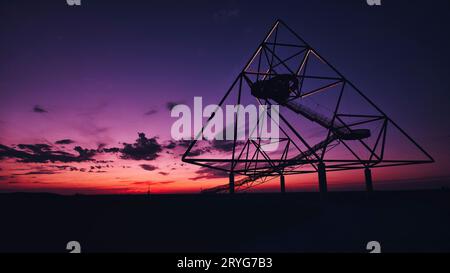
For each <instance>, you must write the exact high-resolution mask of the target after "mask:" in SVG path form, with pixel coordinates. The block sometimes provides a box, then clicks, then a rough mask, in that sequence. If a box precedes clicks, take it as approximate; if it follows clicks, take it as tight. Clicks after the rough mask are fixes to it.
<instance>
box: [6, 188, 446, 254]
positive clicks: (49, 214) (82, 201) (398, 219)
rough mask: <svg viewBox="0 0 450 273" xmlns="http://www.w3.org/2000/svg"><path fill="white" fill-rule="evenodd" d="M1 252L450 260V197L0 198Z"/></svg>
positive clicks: (426, 193)
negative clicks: (430, 255)
mask: <svg viewBox="0 0 450 273" xmlns="http://www.w3.org/2000/svg"><path fill="white" fill-rule="evenodd" d="M0 206H1V221H0V251H1V252H24V251H25V252H66V250H65V247H66V244H67V242H68V241H72V240H76V241H79V242H80V243H81V246H82V251H83V252H105V251H107V252H210V251H212V252H238V251H239V252H241V251H242V252H366V249H365V247H366V243H367V242H368V241H372V240H376V241H379V242H380V243H381V246H382V251H383V252H400V251H401V252H406V251H407V252H440V251H445V252H450V192H448V191H415V192H376V193H375V194H373V196H370V198H368V196H367V194H366V193H363V192H341V193H330V194H329V197H328V200H327V202H323V201H320V200H319V196H318V194H317V193H291V194H286V195H281V194H251V195H250V194H246V195H243V194H241V195H236V196H233V197H231V196H227V195H220V196H201V195H170V196H168V195H164V196H151V197H149V196H58V195H50V194H1V195H0Z"/></svg>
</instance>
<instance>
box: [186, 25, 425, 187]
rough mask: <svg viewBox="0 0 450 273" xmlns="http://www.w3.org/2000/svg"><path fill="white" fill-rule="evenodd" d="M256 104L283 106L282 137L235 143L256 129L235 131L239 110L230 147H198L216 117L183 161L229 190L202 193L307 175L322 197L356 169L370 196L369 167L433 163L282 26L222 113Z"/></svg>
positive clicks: (212, 143) (271, 32)
mask: <svg viewBox="0 0 450 273" xmlns="http://www.w3.org/2000/svg"><path fill="white" fill-rule="evenodd" d="M380 88H381V87H380ZM255 102H256V103H257V104H258V105H266V106H267V107H268V109H271V108H273V105H278V106H279V109H280V110H279V112H278V113H279V115H278V118H277V120H276V125H277V126H278V127H279V131H280V133H279V137H278V138H276V139H273V138H272V139H264V138H263V137H256V138H247V139H238V137H237V136H238V135H239V134H238V132H239V131H244V132H246V133H247V135H249V134H248V133H249V132H250V131H251V130H252V128H247V127H245V126H244V127H243V128H241V127H240V126H239V125H238V122H237V120H238V118H239V115H244V116H245V114H246V113H245V112H239V111H237V112H236V115H235V121H236V122H234V123H233V124H232V126H231V130H233V135H234V139H233V140H228V141H219V140H212V141H211V140H201V138H199V136H200V135H201V134H203V131H204V129H205V128H206V127H207V126H208V122H209V121H210V120H211V119H212V118H213V117H214V114H215V113H213V114H212V115H211V116H210V117H209V119H207V121H206V124H205V125H204V126H203V128H202V130H201V131H200V132H197V133H198V134H197V137H196V138H195V139H194V140H193V141H192V142H191V143H190V145H189V147H188V149H187V150H186V152H185V153H184V155H183V157H182V160H183V161H184V162H187V163H190V164H195V165H198V166H201V167H202V168H208V169H211V170H212V171H217V172H223V173H226V174H227V176H228V177H229V183H227V184H225V185H219V186H216V187H214V188H210V189H206V190H204V191H203V192H204V193H218V192H228V191H229V192H230V193H234V192H235V191H238V190H239V191H245V190H247V189H249V188H251V187H254V186H257V185H260V184H262V183H265V182H267V181H270V180H271V179H273V178H276V177H279V178H280V187H281V191H282V192H284V191H285V175H293V174H305V173H317V174H318V180H319V190H320V192H322V193H325V192H326V191H327V180H326V173H327V172H330V171H331V172H336V171H345V170H355V169H363V170H364V172H365V177H366V187H367V190H368V191H371V190H372V176H371V169H372V168H380V167H392V166H402V165H412V164H423V163H431V162H434V160H433V158H432V157H431V156H430V155H429V154H428V153H427V152H426V151H425V150H424V149H423V148H422V147H421V146H420V145H419V144H418V143H417V142H416V141H415V140H414V139H412V138H411V137H410V136H409V135H408V134H407V133H406V132H405V131H404V130H403V129H401V128H400V127H399V126H398V125H397V124H396V123H395V122H394V121H392V119H391V118H389V117H388V115H386V114H385V113H384V112H383V111H382V110H381V109H380V108H379V107H378V106H377V105H376V104H375V103H374V102H372V101H371V100H370V99H369V98H368V97H367V96H366V95H365V94H364V93H363V92H362V91H361V90H359V89H358V88H357V87H356V86H355V85H354V84H353V83H352V82H350V81H349V80H348V79H347V78H346V77H345V76H343V75H342V74H341V73H340V72H339V71H338V70H337V69H336V68H335V67H334V66H333V65H331V64H330V63H329V62H328V61H327V60H326V59H325V58H323V57H322V56H321V55H320V54H319V53H318V52H317V51H316V50H315V49H314V48H313V47H311V46H310V45H309V44H308V43H307V42H306V41H305V40H303V39H302V38H301V37H300V36H299V35H298V34H297V33H295V32H294V31H293V30H292V29H291V28H290V27H289V26H288V25H286V24H285V23H284V22H283V21H281V20H277V21H276V22H275V24H274V25H273V26H272V27H271V28H270V30H269V32H268V33H267V35H266V36H265V37H264V39H263V41H262V42H261V43H260V45H259V46H258V48H257V49H256V51H255V52H254V54H253V55H252V56H251V58H250V59H249V61H248V62H247V63H246V65H245V66H244V69H242V71H241V72H240V73H239V75H238V76H237V77H236V79H235V80H234V82H233V83H232V85H231V87H230V88H229V89H228V90H227V92H226V93H225V95H224V96H223V98H222V99H221V100H220V102H219V103H218V105H217V106H218V107H222V106H224V105H245V104H251V103H253V104H255ZM268 112H269V111H268ZM256 118H257V119H258V120H257V123H258V124H259V123H260V122H264V121H262V120H260V118H261V117H260V116H258V117H256ZM269 118H270V119H272V116H270V114H269ZM272 121H273V120H272ZM272 126H273V125H272ZM228 129H230V128H228ZM269 142H270V143H272V144H273V143H277V149H275V150H271V151H267V149H264V145H268V143H269ZM199 151H201V152H199Z"/></svg>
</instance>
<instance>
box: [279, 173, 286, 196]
mask: <svg viewBox="0 0 450 273" xmlns="http://www.w3.org/2000/svg"><path fill="white" fill-rule="evenodd" d="M280 190H281V193H285V192H286V185H285V180H284V174H281V175H280Z"/></svg>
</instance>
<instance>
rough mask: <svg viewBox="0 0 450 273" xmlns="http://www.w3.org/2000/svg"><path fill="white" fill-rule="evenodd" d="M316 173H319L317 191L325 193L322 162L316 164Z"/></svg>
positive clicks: (324, 174) (324, 173)
mask: <svg viewBox="0 0 450 273" xmlns="http://www.w3.org/2000/svg"><path fill="white" fill-rule="evenodd" d="M317 167H318V175H319V192H320V193H321V194H326V193H327V173H326V168H325V164H324V163H322V162H321V163H319V164H318V166H317Z"/></svg>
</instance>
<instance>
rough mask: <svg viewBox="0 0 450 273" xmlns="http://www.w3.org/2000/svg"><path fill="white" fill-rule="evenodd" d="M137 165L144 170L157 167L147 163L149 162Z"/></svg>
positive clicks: (151, 169)
mask: <svg viewBox="0 0 450 273" xmlns="http://www.w3.org/2000/svg"><path fill="white" fill-rule="evenodd" d="M139 166H140V167H141V168H142V169H144V170H146V171H154V170H156V169H158V167H156V166H153V165H149V164H141V165H139Z"/></svg>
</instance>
